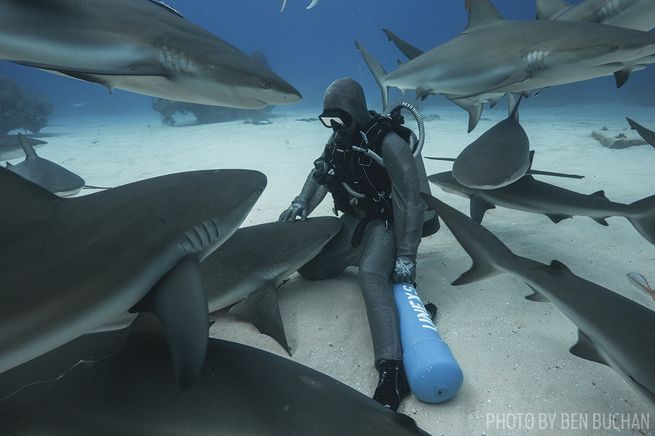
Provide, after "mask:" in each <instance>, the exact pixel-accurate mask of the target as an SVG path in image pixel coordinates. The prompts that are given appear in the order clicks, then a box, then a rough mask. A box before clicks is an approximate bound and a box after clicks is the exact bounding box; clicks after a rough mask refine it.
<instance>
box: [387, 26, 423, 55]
mask: <svg viewBox="0 0 655 436" xmlns="http://www.w3.org/2000/svg"><path fill="white" fill-rule="evenodd" d="M382 31H383V32H384V34H385V35H387V39H388V40H389V41H391V42H393V44H394V45H395V46H396V47H397V48H398V50H400V51H401V52H402V53H403V54H404V55H405V56H407V58H408V59H416V58H417V57H419V56H421V55H422V54H423V53H424V51H423V50H420V49H418V48H416V47H414V46H413V45H411V44H410V43H408V42H407V41H405V40H403V39H401V38H399V37H398V36H397V35H396V34H395V33H393V32H392V31H391V30H389V29H382Z"/></svg>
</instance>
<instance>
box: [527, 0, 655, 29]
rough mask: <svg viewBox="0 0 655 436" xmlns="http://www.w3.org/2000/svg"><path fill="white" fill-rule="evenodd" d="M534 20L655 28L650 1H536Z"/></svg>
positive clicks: (653, 2) (654, 15) (652, 7)
mask: <svg viewBox="0 0 655 436" xmlns="http://www.w3.org/2000/svg"><path fill="white" fill-rule="evenodd" d="M537 18H538V19H547V20H565V21H589V22H592V23H602V24H610V25H612V26H619V27H627V28H629V29H635V30H643V31H648V30H651V29H652V28H653V27H655V1H654V0H583V1H582V2H580V3H577V4H571V3H568V2H565V1H563V0H537Z"/></svg>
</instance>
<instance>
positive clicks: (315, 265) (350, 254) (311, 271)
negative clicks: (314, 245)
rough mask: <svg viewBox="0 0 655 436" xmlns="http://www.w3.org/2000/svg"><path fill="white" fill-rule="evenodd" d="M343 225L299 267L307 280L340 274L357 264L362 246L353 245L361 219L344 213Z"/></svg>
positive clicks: (328, 277) (299, 270) (342, 217)
mask: <svg viewBox="0 0 655 436" xmlns="http://www.w3.org/2000/svg"><path fill="white" fill-rule="evenodd" d="M340 219H341V222H342V224H343V226H342V227H341V230H340V231H339V233H337V234H336V235H335V237H334V238H332V240H331V241H330V242H328V243H327V245H326V246H325V247H324V248H323V250H321V252H320V253H319V254H318V255H317V256H316V257H315V258H314V259H312V260H310V261H309V262H307V263H306V264H305V265H303V266H302V267H300V268H299V269H298V272H299V273H300V275H301V276H302V277H303V278H305V279H307V280H324V279H330V278H333V277H336V276H338V275H339V274H341V273H342V272H343V270H345V269H346V268H347V267H349V266H354V265H356V264H357V260H358V259H359V253H360V252H361V248H359V247H358V248H354V247H353V246H352V238H353V234H354V233H355V229H356V228H357V224H358V223H359V220H358V219H357V218H355V217H353V216H350V215H345V214H344V215H342V216H341V218H340Z"/></svg>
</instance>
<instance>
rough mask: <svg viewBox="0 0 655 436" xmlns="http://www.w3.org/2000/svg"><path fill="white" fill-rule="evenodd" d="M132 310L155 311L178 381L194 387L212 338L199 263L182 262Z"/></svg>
mask: <svg viewBox="0 0 655 436" xmlns="http://www.w3.org/2000/svg"><path fill="white" fill-rule="evenodd" d="M131 311H132V312H151V313H154V314H155V315H156V316H157V317H158V318H159V320H160V321H161V323H162V325H163V327H164V330H165V331H166V338H167V340H168V346H169V348H170V351H171V355H172V358H173V365H174V367H175V374H176V378H177V383H178V385H180V387H181V388H182V389H185V390H186V389H188V388H189V387H191V385H192V384H193V382H194V381H195V380H196V378H197V377H198V376H199V375H200V372H201V371H202V367H203V365H204V363H205V355H206V353H207V344H208V342H209V314H208V308H207V294H206V292H205V289H204V288H203V285H202V279H201V276H200V270H199V266H198V263H197V262H196V261H195V260H191V259H185V260H183V261H182V262H180V263H179V264H178V265H177V266H175V267H174V268H173V269H172V270H171V271H169V272H168V273H167V274H166V275H165V276H164V277H163V278H162V279H161V280H160V281H159V283H157V284H156V285H155V286H154V287H153V289H152V290H151V291H150V292H149V293H148V295H146V296H145V297H144V298H143V299H142V300H141V301H140V302H139V303H137V304H136V306H134V307H133V308H132V310H131Z"/></svg>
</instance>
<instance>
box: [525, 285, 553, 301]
mask: <svg viewBox="0 0 655 436" xmlns="http://www.w3.org/2000/svg"><path fill="white" fill-rule="evenodd" d="M526 285H528V286H529V287H530V289H532V294H530V295H528V296H527V297H525V299H526V300H530V301H535V302H537V303H548V298H546V297H545V296H544V294H542V293H541V292H539V291H537V289H535V288H534V287H533V286H532V285H530V284H529V283H526Z"/></svg>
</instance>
